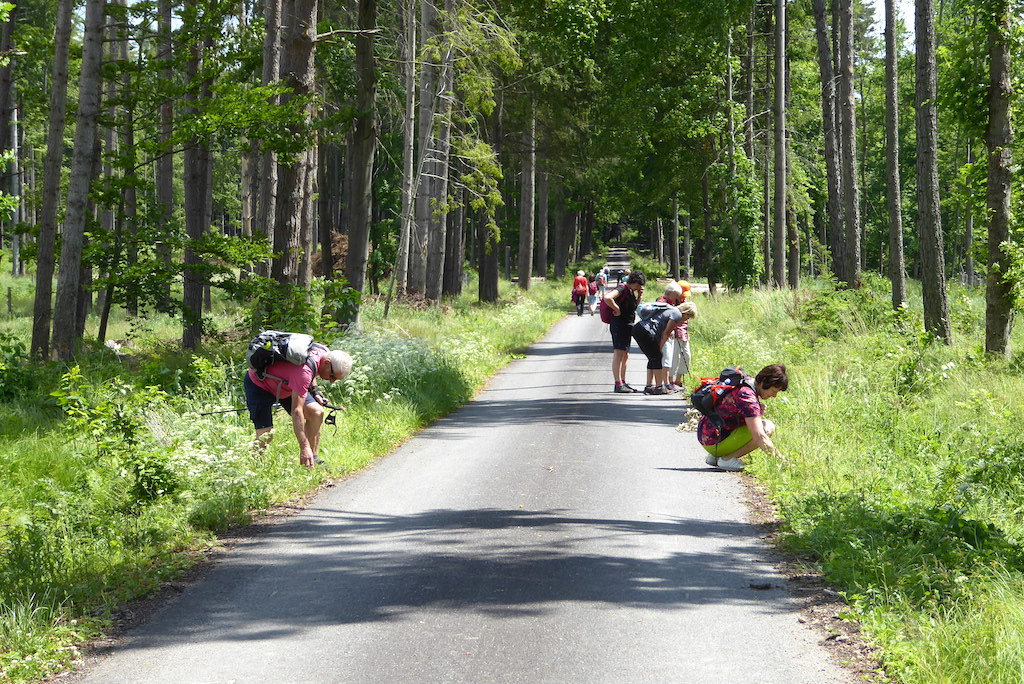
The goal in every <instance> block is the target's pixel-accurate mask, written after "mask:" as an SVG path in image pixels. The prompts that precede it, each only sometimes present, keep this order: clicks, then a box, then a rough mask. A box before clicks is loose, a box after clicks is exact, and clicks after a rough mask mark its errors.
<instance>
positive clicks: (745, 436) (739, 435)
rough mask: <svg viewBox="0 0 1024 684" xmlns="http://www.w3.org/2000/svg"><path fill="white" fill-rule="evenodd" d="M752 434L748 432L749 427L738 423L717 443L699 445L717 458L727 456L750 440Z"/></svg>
mask: <svg viewBox="0 0 1024 684" xmlns="http://www.w3.org/2000/svg"><path fill="white" fill-rule="evenodd" d="M753 438H754V436H753V435H752V434H750V428H748V427H747V426H746V425H740V426H739V427H738V428H736V429H735V430H733V431H732V432H730V433H729V436H728V437H726V438H725V439H723V440H722V441H721V442H719V443H718V444H710V445H704V444H702V445H701V446H703V447H704V450H705V451H707V452H708V453H709V454H711V455H712V456H717V457H719V458H721V457H724V456H728V455H729V454H731V453H732V452H734V451H736V450H737V449H739V448H740V447H742V446H744V445H745V444H746V443H747V442H749V441H750V440H752V439H753Z"/></svg>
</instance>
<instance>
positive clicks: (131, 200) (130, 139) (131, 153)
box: [119, 0, 139, 316]
mask: <svg viewBox="0 0 1024 684" xmlns="http://www.w3.org/2000/svg"><path fill="white" fill-rule="evenodd" d="M119 2H120V4H121V6H122V7H123V8H127V0H119ZM119 34H120V35H119V42H120V48H121V62H122V64H124V65H125V66H126V67H127V66H128V60H129V59H130V57H131V55H130V51H129V49H128V40H129V32H128V30H127V28H122V29H121V30H120V31H119ZM131 88H132V80H131V71H130V70H129V69H127V68H126V69H125V72H124V75H123V76H122V77H121V91H122V92H124V93H129V92H131ZM120 143H121V149H122V152H121V154H122V157H123V160H124V162H123V168H124V171H123V173H122V176H123V177H125V178H126V179H127V185H125V189H124V233H125V242H126V250H125V263H126V264H127V265H128V266H129V267H131V266H134V265H135V264H136V263H137V262H138V260H139V253H138V247H137V246H136V245H137V244H138V243H137V241H136V239H135V238H136V234H137V232H138V226H137V221H138V213H139V205H138V191H137V190H136V186H135V183H136V175H135V160H136V153H135V111H134V104H133V102H132V101H131V98H127V99H126V101H125V110H124V123H123V125H122V127H121V139H120ZM125 304H126V308H127V311H128V313H129V314H130V315H132V316H135V315H137V314H138V302H137V300H136V299H135V297H128V298H127V300H126V302H125Z"/></svg>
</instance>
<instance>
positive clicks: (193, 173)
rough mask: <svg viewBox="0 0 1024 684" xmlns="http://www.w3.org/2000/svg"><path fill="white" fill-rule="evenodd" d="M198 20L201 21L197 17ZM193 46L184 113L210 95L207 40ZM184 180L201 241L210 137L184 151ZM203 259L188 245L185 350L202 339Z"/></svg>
mask: <svg viewBox="0 0 1024 684" xmlns="http://www.w3.org/2000/svg"><path fill="white" fill-rule="evenodd" d="M196 5H197V0H186V8H187V9H189V10H190V11H189V12H188V14H192V15H193V16H196V13H197V12H198V8H197V7H196ZM196 21H197V22H199V21H201V19H199V18H198V17H197V19H196ZM197 40H198V42H197V44H195V45H192V46H190V48H189V49H190V51H191V54H190V55H189V60H188V64H187V65H186V72H187V82H188V90H187V91H186V93H185V98H184V99H185V106H184V112H185V116H186V117H188V116H196V115H197V114H198V112H199V107H198V106H197V105H196V103H197V102H198V101H199V100H205V99H207V98H208V97H209V96H210V84H209V81H208V79H204V78H202V77H201V70H202V67H203V56H204V47H205V45H206V44H207V42H208V40H203V39H197ZM184 162H185V164H184V170H185V175H184V178H183V179H182V180H183V188H184V195H185V197H184V199H185V232H186V233H187V235H188V239H189V241H190V243H191V241H193V240H198V239H199V238H201V237H202V236H203V234H204V233H205V232H206V231H207V230H208V228H209V225H210V221H209V214H208V207H209V199H208V198H209V197H210V195H211V188H210V171H211V169H210V166H211V154H210V143H209V141H208V140H205V139H202V138H199V137H198V136H194V137H193V138H192V139H191V140H190V141H189V144H188V145H187V146H186V148H185V151H184ZM201 265H202V261H201V260H200V258H199V255H198V254H197V253H196V251H195V249H194V247H193V246H192V245H191V244H189V245H187V246H186V247H185V259H184V273H183V284H182V315H183V317H184V318H183V321H182V337H181V344H182V346H183V347H184V348H185V349H195V348H196V347H198V346H199V342H200V340H201V339H202V334H203V324H202V312H203V290H204V285H205V283H206V279H205V278H204V277H203V274H202V272H201V269H200V266H201Z"/></svg>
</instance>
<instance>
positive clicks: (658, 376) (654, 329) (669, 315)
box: [633, 302, 697, 395]
mask: <svg viewBox="0 0 1024 684" xmlns="http://www.w3.org/2000/svg"><path fill="white" fill-rule="evenodd" d="M662 306H663V307H664V308H662V309H661V310H659V311H657V312H656V313H653V314H652V315H651V316H650V317H649V318H646V319H644V320H641V321H639V322H638V323H637V324H636V325H634V326H633V339H635V340H636V343H637V345H638V346H639V347H640V350H641V351H642V352H643V353H644V354H645V355H646V356H647V386H646V387H644V394H656V395H657V394H669V393H670V390H669V389H668V366H666V365H665V364H664V362H663V351H664V348H665V344H666V343H667V342H668V340H669V339H671V338H672V334H673V332H674V331H675V329H676V328H677V327H679V325H680V323H682V321H683V318H684V317H685V318H686V319H687V320H689V319H690V318H693V317H694V316H696V315H697V307H696V306H695V305H694V304H693V302H686V303H684V304H680V305H679V306H678V307H676V306H672V305H670V304H667V303H663V304H662ZM684 307H685V308H684Z"/></svg>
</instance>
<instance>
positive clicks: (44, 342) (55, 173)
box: [32, 0, 74, 359]
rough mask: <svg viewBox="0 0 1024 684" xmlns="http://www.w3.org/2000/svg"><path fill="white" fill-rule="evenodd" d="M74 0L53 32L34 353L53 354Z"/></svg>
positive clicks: (65, 2) (60, 11)
mask: <svg viewBox="0 0 1024 684" xmlns="http://www.w3.org/2000/svg"><path fill="white" fill-rule="evenodd" d="M73 4H74V2H73V0H61V1H60V4H59V5H57V25H56V30H55V32H54V56H53V78H52V79H51V88H50V122H49V127H48V129H47V134H46V157H45V158H44V160H43V194H42V208H41V209H40V212H39V238H38V242H37V245H36V293H35V302H34V304H33V306H32V356H34V357H35V358H40V359H45V358H48V357H49V355H50V314H51V312H52V304H51V301H50V300H51V298H52V295H53V268H54V252H55V249H54V248H55V243H56V237H57V208H58V204H59V202H60V176H61V161H62V158H63V153H64V118H65V112H66V110H67V94H68V52H69V48H70V44H71V9H72V5H73Z"/></svg>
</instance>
